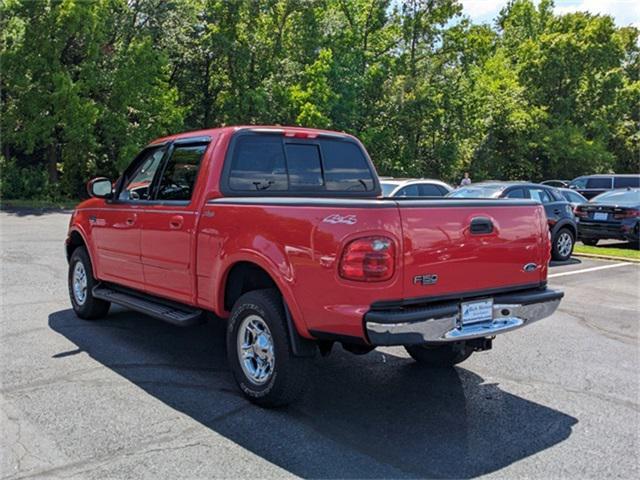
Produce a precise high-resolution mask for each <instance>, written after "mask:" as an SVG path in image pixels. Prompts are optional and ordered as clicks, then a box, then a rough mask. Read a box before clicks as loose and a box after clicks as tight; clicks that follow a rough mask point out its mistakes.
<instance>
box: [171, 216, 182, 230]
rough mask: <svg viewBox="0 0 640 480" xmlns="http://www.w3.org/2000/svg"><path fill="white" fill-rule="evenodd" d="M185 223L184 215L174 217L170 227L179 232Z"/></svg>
mask: <svg viewBox="0 0 640 480" xmlns="http://www.w3.org/2000/svg"><path fill="white" fill-rule="evenodd" d="M183 222H184V217H183V216H182V215H174V216H173V217H171V220H169V227H171V228H172V229H173V230H177V229H179V228H182V223H183Z"/></svg>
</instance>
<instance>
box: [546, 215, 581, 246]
mask: <svg viewBox="0 0 640 480" xmlns="http://www.w3.org/2000/svg"><path fill="white" fill-rule="evenodd" d="M563 228H567V229H569V230H570V231H571V233H572V234H573V240H574V241H575V240H577V238H578V227H577V225H575V224H574V223H573V222H572V221H571V220H569V219H567V218H565V219H563V220H560V221H559V222H558V223H556V224H555V225H554V226H553V229H552V230H551V236H552V237H555V236H556V234H557V233H558V232H559V231H560V230H562V229H563Z"/></svg>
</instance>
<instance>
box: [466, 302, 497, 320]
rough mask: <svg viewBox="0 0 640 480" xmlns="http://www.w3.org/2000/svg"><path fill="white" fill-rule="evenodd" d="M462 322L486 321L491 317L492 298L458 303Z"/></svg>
mask: <svg viewBox="0 0 640 480" xmlns="http://www.w3.org/2000/svg"><path fill="white" fill-rule="evenodd" d="M460 313H461V316H462V324H463V325H469V324H471V323H479V322H488V321H491V320H492V319H493V299H492V298H490V299H489V300H480V301H476V302H464V303H461V304H460Z"/></svg>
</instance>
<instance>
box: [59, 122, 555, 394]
mask: <svg viewBox="0 0 640 480" xmlns="http://www.w3.org/2000/svg"><path fill="white" fill-rule="evenodd" d="M88 191H89V193H90V195H91V197H92V198H90V199H88V200H86V201H84V202H82V203H81V204H80V205H78V207H77V208H76V209H75V211H74V212H73V215H72V216H71V221H70V225H69V231H68V236H67V239H66V253H67V259H68V261H69V278H68V282H69V293H70V298H71V303H72V305H73V309H74V310H75V312H76V314H77V315H78V316H79V317H80V318H84V319H96V318H100V317H103V316H105V315H106V314H107V312H108V310H109V306H110V304H111V303H116V304H120V305H124V306H126V307H129V308H131V309H133V310H136V311H139V312H143V313H145V314H148V315H151V316H153V317H157V318H159V319H162V320H165V321H167V322H171V323H173V324H176V325H185V326H186V325H191V324H193V323H195V322H199V321H202V319H203V318H204V317H205V314H206V313H207V312H212V313H213V314H214V315H216V316H218V317H221V318H227V319H228V328H227V351H228V360H229V364H230V368H231V370H232V372H233V374H234V377H235V379H236V380H237V383H238V385H239V386H240V388H241V389H242V391H243V392H244V393H245V394H246V396H247V397H248V398H250V399H251V400H252V401H254V402H256V403H258V404H260V405H264V406H275V405H281V404H285V403H288V402H290V401H292V400H293V399H295V398H296V397H297V396H298V395H300V393H301V392H302V391H303V387H304V384H305V381H306V380H307V376H308V373H307V372H308V368H309V366H310V363H311V362H312V361H313V360H312V359H313V357H314V356H315V355H317V354H318V353H321V354H327V353H329V351H330V350H331V347H332V345H333V344H334V343H335V342H339V343H341V344H342V346H343V347H344V348H345V349H346V350H348V351H351V352H354V353H366V352H368V351H370V350H371V349H373V348H375V347H376V346H382V345H401V346H404V347H405V348H406V350H407V351H408V353H409V354H410V355H411V356H412V357H413V358H414V359H415V360H416V361H417V362H420V363H423V364H425V365H436V366H448V365H454V364H456V363H459V362H461V361H463V360H465V359H466V358H468V357H469V355H471V353H472V352H474V351H479V350H487V349H489V348H491V342H492V340H493V338H494V337H495V335H497V334H499V333H504V332H508V331H510V330H514V329H516V328H518V327H522V326H524V325H528V324H529V323H532V322H535V321H536V320H540V319H541V318H544V317H546V316H549V315H551V314H552V313H553V312H554V311H555V309H556V308H557V306H558V304H559V302H560V299H561V298H562V295H563V294H562V292H558V291H553V290H550V289H548V288H547V287H546V278H547V264H548V261H549V256H550V242H549V229H548V228H547V221H546V218H545V213H544V210H543V207H542V206H541V205H540V204H538V203H536V202H534V201H531V200H524V201H520V200H493V199H486V200H468V199H442V198H438V199H433V200H428V199H427V200H425V199H422V200H412V199H399V198H394V199H382V198H381V197H380V183H379V180H378V177H377V175H376V172H375V169H374V167H373V164H372V163H371V160H370V159H369V157H368V155H367V153H366V150H365V149H364V148H363V146H362V145H361V143H360V142H359V141H358V140H357V139H356V138H354V137H352V136H350V135H346V134H343V133H337V132H330V131H323V130H314V129H305V128H293V127H291V128H289V127H255V126H254V127H251V126H249V127H226V128H219V129H212V130H202V131H198V132H190V133H183V134H179V135H174V136H170V137H166V138H161V139H159V140H156V141H154V142H152V143H151V144H150V145H148V146H147V147H146V148H144V149H143V150H142V151H141V152H140V154H139V155H138V156H137V157H136V158H135V159H134V160H133V162H132V163H131V165H130V166H129V167H128V168H127V169H126V170H125V171H124V173H123V174H122V176H121V177H120V178H119V179H118V180H117V181H116V182H115V183H112V182H111V180H109V179H106V178H97V179H94V180H92V181H90V182H89V184H88Z"/></svg>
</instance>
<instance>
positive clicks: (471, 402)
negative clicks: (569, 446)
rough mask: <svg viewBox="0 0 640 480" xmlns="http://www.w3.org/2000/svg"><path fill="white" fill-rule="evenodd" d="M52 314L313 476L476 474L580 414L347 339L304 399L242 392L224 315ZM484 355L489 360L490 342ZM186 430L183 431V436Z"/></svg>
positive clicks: (138, 374) (171, 398) (157, 387)
mask: <svg viewBox="0 0 640 480" xmlns="http://www.w3.org/2000/svg"><path fill="white" fill-rule="evenodd" d="M49 325H50V327H51V328H52V329H53V330H54V331H55V332H57V333H59V334H61V335H63V336H64V337H66V338H67V339H69V340H70V341H71V342H72V343H73V344H74V345H75V346H76V347H77V348H73V349H70V350H69V351H67V352H59V353H58V354H56V355H54V358H60V357H69V356H73V355H75V354H77V353H80V352H86V353H87V354H88V355H90V356H91V357H92V358H93V359H95V360H96V361H98V362H100V363H101V364H103V365H104V366H105V367H107V368H109V369H111V370H113V371H114V372H116V373H118V374H119V375H121V376H122V377H124V378H126V379H127V380H128V381H130V382H132V383H133V384H135V385H137V386H138V387H139V388H141V389H142V390H144V391H145V392H146V393H147V394H149V395H153V396H154V397H156V398H157V399H159V400H161V401H162V402H164V403H165V404H166V405H168V406H169V407H171V408H173V409H176V410H178V411H180V412H183V413H184V414H186V415H188V416H190V417H191V418H193V419H194V420H196V421H198V422H200V423H201V424H202V425H204V426H206V427H208V428H210V429H211V430H212V431H215V432H217V433H218V434H221V435H223V436H224V437H226V438H228V439H230V440H232V441H233V442H235V443H236V444H238V445H240V446H242V447H244V448H246V449H248V450H249V451H251V452H253V453H254V454H256V455H259V456H261V457H262V458H264V459H266V460H267V461H269V462H271V463H273V464H275V465H278V466H280V467H281V468H284V469H286V470H288V471H289V472H291V473H292V474H295V475H298V476H301V477H308V478H389V477H395V478H398V477H404V478H418V477H440V478H469V477H475V476H478V475H481V474H485V473H489V472H493V471H496V470H499V469H501V468H503V467H505V466H507V465H509V464H511V463H513V462H516V461H518V460H521V459H523V458H526V457H528V456H530V455H534V454H536V453H538V452H540V451H542V450H545V449H547V448H549V447H551V446H553V445H555V444H558V443H560V442H562V441H563V440H565V439H566V438H568V437H569V435H570V434H571V428H572V426H573V425H575V424H576V423H577V420H576V419H575V418H573V417H571V416H569V415H566V414H564V413H562V412H559V411H557V410H554V409H552V408H549V407H546V406H544V405H539V404H536V403H534V402H531V401H528V400H526V399H525V398H521V397H518V396H516V395H512V394H510V393H507V392H505V391H504V390H501V389H500V387H499V385H497V384H488V383H483V382H484V381H483V379H482V378H481V377H480V376H478V375H477V374H476V373H473V372H471V371H470V370H467V369H465V368H455V369H445V370H428V369H423V368H420V367H419V366H417V365H416V364H414V363H413V362H412V361H411V360H409V359H406V358H402V357H398V356H394V355H390V354H388V353H382V352H380V351H374V352H371V353H369V354H367V355H364V356H354V355H351V354H348V353H346V352H344V351H343V350H342V349H341V348H340V347H339V346H338V347H336V348H334V353H333V354H332V355H331V356H330V357H328V358H319V359H318V360H317V362H316V365H315V368H314V371H313V374H312V376H313V378H312V379H311V382H310V383H311V386H310V391H309V392H308V394H307V395H306V396H305V398H304V399H303V400H302V401H301V402H299V403H298V404H297V405H295V406H292V407H289V408H286V409H279V410H263V409H260V408H258V407H255V406H253V405H251V404H250V403H248V402H247V401H245V400H244V399H243V398H242V397H241V396H240V394H239V393H238V391H237V389H236V386H235V384H234V383H233V379H232V378H231V374H230V373H229V372H228V369H227V362H226V357H225V355H226V351H225V350H226V349H225V345H224V323H223V322H222V321H220V320H213V319H212V320H209V321H208V322H207V323H205V324H203V325H199V326H196V327H191V328H187V329H181V328H179V327H174V326H172V325H168V324H165V323H162V322H159V321H156V320H154V319H151V318H148V317H146V316H143V315H139V314H135V313H131V312H127V311H124V310H122V309H119V308H112V310H111V314H110V315H109V317H107V318H106V319H104V320H100V321H97V322H86V321H83V320H80V319H78V318H77V317H76V316H75V314H74V313H73V312H72V311H71V310H63V311H59V312H56V313H52V314H51V315H50V316H49ZM478 355H487V358H486V361H491V359H490V355H491V353H490V352H489V353H485V354H482V353H481V354H478ZM185 441H186V439H185Z"/></svg>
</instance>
